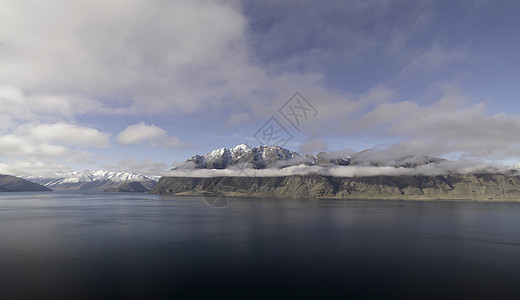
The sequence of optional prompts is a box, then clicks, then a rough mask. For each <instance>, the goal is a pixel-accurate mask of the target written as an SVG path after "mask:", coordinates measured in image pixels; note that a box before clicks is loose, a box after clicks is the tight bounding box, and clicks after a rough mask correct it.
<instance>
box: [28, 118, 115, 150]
mask: <svg viewBox="0 0 520 300" xmlns="http://www.w3.org/2000/svg"><path fill="white" fill-rule="evenodd" d="M26 127H27V126H22V128H24V129H25V130H28V134H29V136H30V137H31V138H33V139H35V140H39V141H47V142H59V143H63V144H66V145H80V146H92V147H108V146H109V144H110V141H109V140H110V134H108V133H105V132H101V131H98V130H96V129H93V128H87V127H81V126H76V125H72V124H67V123H62V122H60V123H55V124H41V125H37V126H30V127H29V128H26ZM24 129H21V130H19V131H23V130H24Z"/></svg>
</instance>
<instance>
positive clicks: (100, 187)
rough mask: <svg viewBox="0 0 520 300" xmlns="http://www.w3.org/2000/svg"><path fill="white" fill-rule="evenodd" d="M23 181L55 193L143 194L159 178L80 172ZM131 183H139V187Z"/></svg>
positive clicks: (134, 174) (131, 173) (127, 173)
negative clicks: (105, 192) (118, 192)
mask: <svg viewBox="0 0 520 300" xmlns="http://www.w3.org/2000/svg"><path fill="white" fill-rule="evenodd" d="M25 179H26V180H29V181H31V182H35V183H38V184H41V185H43V186H46V187H48V188H51V189H53V190H57V191H73V190H83V191H119V190H121V191H129V192H132V191H136V192H143V191H144V190H143V188H144V189H146V190H150V189H151V188H153V186H155V184H156V183H157V180H158V179H159V176H145V175H141V174H137V173H133V172H118V171H107V170H82V171H73V172H63V173H56V176H55V177H37V176H26V177H25ZM133 183H139V185H140V186H139V185H137V184H133ZM132 186H133V187H135V189H134V188H132ZM141 186H142V187H141Z"/></svg>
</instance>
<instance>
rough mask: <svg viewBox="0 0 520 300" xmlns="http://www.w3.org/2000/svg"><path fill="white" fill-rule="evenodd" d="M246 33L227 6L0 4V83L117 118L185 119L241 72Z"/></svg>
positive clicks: (55, 0) (139, 0) (23, 0)
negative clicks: (92, 103)
mask: <svg viewBox="0 0 520 300" xmlns="http://www.w3.org/2000/svg"><path fill="white" fill-rule="evenodd" d="M94 12H95V13H94ZM246 26H247V23H246V20H245V19H244V17H243V16H242V14H241V13H240V10H239V7H238V5H234V4H233V3H232V2H229V1H228V2H224V1H167V2H164V1H144V0H133V1H130V2H121V1H113V2H111V3H110V4H107V3H106V2H104V1H99V0H94V1H86V0H85V1H81V0H80V1H76V2H75V3H74V4H72V3H70V2H68V1H61V0H51V1H49V2H47V3H46V5H41V4H39V3H37V2H34V1H30V0H20V1H15V2H10V3H2V6H1V8H0V37H1V38H2V41H1V42H2V47H1V48H0V50H1V51H2V52H1V54H2V55H0V65H2V68H1V69H0V82H5V83H9V84H11V85H14V86H20V87H22V88H23V89H27V90H31V91H38V92H41V93H46V94H51V95H52V94H75V95H83V96H85V97H90V96H92V95H95V96H97V97H98V98H103V99H104V101H106V102H110V103H111V104H112V105H113V106H115V107H117V109H116V111H117V112H119V113H132V114H136V113H142V112H143V111H144V112H146V111H148V112H164V111H169V112H172V111H173V108H175V111H193V110H196V109H199V108H200V107H201V106H203V105H204V104H205V100H206V99H209V98H212V97H215V95H217V91H218V90H219V89H221V90H222V92H221V93H220V95H218V96H222V95H224V94H226V93H228V92H230V91H231V90H233V89H234V88H236V87H238V86H239V82H237V80H240V78H241V76H243V75H246V74H243V73H248V72H250V70H248V68H249V66H250V64H249V63H247V50H246V46H245V42H246V35H245V32H246V31H245V29H246ZM13 28H16V30H12V29H13ZM231 64H232V65H234V66H235V68H234V69H233V70H230V69H229V65H231ZM242 66H244V67H242ZM251 71H253V72H254V70H251ZM245 77H248V76H247V75H246V76H245ZM42 78H45V80H42ZM226 81H230V84H222V83H223V82H226Z"/></svg>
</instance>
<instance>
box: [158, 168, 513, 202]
mask: <svg viewBox="0 0 520 300" xmlns="http://www.w3.org/2000/svg"><path fill="white" fill-rule="evenodd" d="M151 193H155V194H184V195H204V194H205V193H209V194H212V195H219V196H245V197H274V198H339V199H399V200H401V199H413V200H435V199H451V200H457V199H461V200H462V199H463V200H486V201H490V200H495V201H499V200H500V201H520V175H519V173H518V172H514V173H511V174H509V175H506V174H451V175H439V176H365V177H332V176H322V175H317V174H313V175H306V176H299V175H294V176H280V177H215V178H194V177H163V178H161V179H160V180H159V182H158V184H157V185H156V186H155V187H154V188H153V190H152V191H151Z"/></svg>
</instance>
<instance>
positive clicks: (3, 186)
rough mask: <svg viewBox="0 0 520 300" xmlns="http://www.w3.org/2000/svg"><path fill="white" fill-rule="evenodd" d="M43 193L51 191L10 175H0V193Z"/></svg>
mask: <svg viewBox="0 0 520 300" xmlns="http://www.w3.org/2000/svg"><path fill="white" fill-rule="evenodd" d="M40 191H41V192H45V191H51V189H49V188H47V187H45V186H42V185H39V184H37V183H34V182H30V181H27V180H24V179H22V178H19V177H15V176H10V175H0V192H40Z"/></svg>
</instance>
